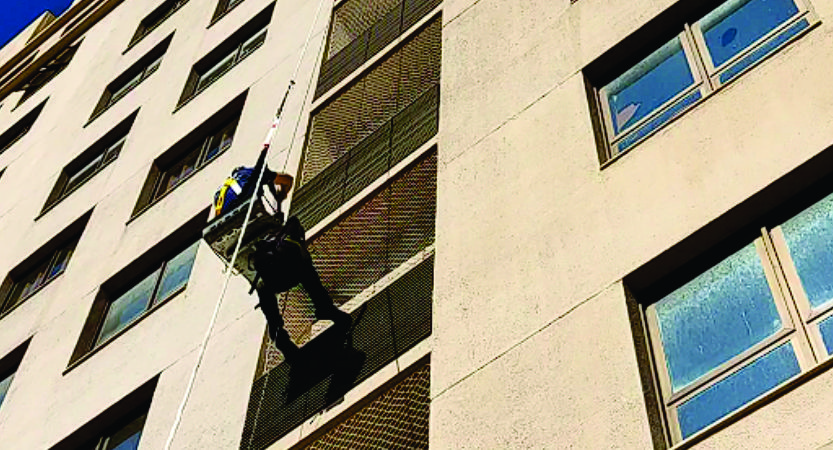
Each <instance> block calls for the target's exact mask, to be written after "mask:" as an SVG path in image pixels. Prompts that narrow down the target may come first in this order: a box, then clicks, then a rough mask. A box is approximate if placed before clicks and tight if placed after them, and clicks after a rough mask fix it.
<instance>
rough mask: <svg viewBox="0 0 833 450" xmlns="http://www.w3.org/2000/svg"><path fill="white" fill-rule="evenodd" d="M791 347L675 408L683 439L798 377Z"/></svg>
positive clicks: (761, 359) (759, 361)
mask: <svg viewBox="0 0 833 450" xmlns="http://www.w3.org/2000/svg"><path fill="white" fill-rule="evenodd" d="M800 371H801V369H800V368H799V366H798V360H796V357H795V353H794V351H793V348H792V345H790V344H789V343H787V344H784V345H781V346H780V347H778V348H776V349H775V350H772V351H771V352H769V353H767V354H766V355H764V356H762V357H760V358H758V359H756V360H755V361H754V362H752V363H751V364H749V365H748V366H746V367H744V368H742V369H740V370H738V371H737V372H735V373H733V374H732V375H729V376H728V377H726V378H724V379H722V380H720V381H718V382H717V383H715V384H714V385H712V386H711V387H709V388H708V389H706V390H705V391H703V392H701V393H699V394H697V395H695V396H694V397H692V398H691V399H690V400H688V401H686V402H685V403H683V404H682V405H680V406H679V407H678V408H677V418H678V420H679V421H680V431H681V432H682V435H683V439H685V438H687V437H689V436H691V435H692V434H694V433H696V432H697V431H699V430H702V429H703V428H705V427H707V426H708V425H710V424H712V423H714V422H715V421H717V420H718V419H720V418H721V417H724V416H725V415H727V414H729V413H730V412H732V411H734V410H736V409H738V408H740V407H741V406H743V405H745V404H747V403H749V402H750V401H752V400H754V399H756V398H757V397H759V396H760V395H761V394H764V393H766V392H767V391H769V390H771V389H773V388H775V387H776V386H778V385H779V384H781V383H782V382H783V381H785V380H787V379H789V378H790V377H792V376H794V375H797V374H798V373H799V372H800Z"/></svg>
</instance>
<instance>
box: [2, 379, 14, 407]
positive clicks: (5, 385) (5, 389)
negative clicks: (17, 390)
mask: <svg viewBox="0 0 833 450" xmlns="http://www.w3.org/2000/svg"><path fill="white" fill-rule="evenodd" d="M13 379H14V373H12V374H11V375H9V376H7V377H5V378H3V380H2V381H0V405H2V404H3V400H5V399H6V394H7V393H8V392H9V387H10V386H11V385H12V380H13Z"/></svg>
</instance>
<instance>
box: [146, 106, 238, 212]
mask: <svg viewBox="0 0 833 450" xmlns="http://www.w3.org/2000/svg"><path fill="white" fill-rule="evenodd" d="M245 97H246V94H245V93H244V94H243V95H241V96H238V98H236V99H235V100H233V101H232V102H231V103H229V104H228V105H226V106H225V107H224V108H223V109H222V110H221V111H220V112H218V113H216V114H214V116H212V117H211V118H210V119H208V120H207V121H206V122H205V123H203V124H202V125H200V126H199V127H197V129H196V130H194V131H193V132H191V133H190V134H189V135H188V136H186V137H185V138H183V139H182V140H180V141H179V142H177V143H176V144H174V146H173V147H171V149H170V150H168V151H166V152H165V153H164V154H163V155H162V156H160V157H159V158H157V159H156V161H154V163H153V165H152V166H151V170H150V174H149V175H148V178H147V180H145V185H144V187H143V188H142V192H141V194H140V195H139V200H138V202H137V203H136V208H135V209H134V210H133V216H134V217H135V216H136V215H138V214H139V213H141V212H142V211H144V210H145V209H146V208H147V207H149V206H150V205H152V204H153V203H155V202H156V201H157V200H158V199H160V198H162V197H163V196H165V195H167V194H168V192H171V191H172V190H174V189H175V188H176V187H177V186H179V185H180V184H182V183H183V182H184V181H185V180H187V179H188V178H190V177H191V176H192V175H193V174H194V173H196V172H197V171H198V170H200V169H201V168H203V167H205V166H206V165H208V164H209V163H210V162H211V161H214V159H215V158H217V156H219V155H220V154H222V153H223V152H225V151H226V150H227V149H228V148H229V147H231V144H232V142H233V141H234V132H235V130H236V128H237V121H238V119H239V118H240V112H241V110H242V109H243V103H244V101H245Z"/></svg>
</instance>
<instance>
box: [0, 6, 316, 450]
mask: <svg viewBox="0 0 833 450" xmlns="http://www.w3.org/2000/svg"><path fill="white" fill-rule="evenodd" d="M160 3H161V0H154V1H138V0H126V1H124V2H123V3H122V4H121V5H120V6H118V7H117V8H116V9H115V10H114V11H113V12H112V13H110V14H109V15H108V16H107V17H105V18H104V19H103V20H102V21H101V22H99V23H98V24H97V25H95V26H94V27H93V28H92V29H91V30H90V31H88V32H87V33H86V35H85V37H84V42H83V44H82V45H81V47H80V48H79V50H78V52H77V53H76V55H75V57H74V59H73V61H72V63H71V64H70V65H69V66H68V67H67V68H66V69H65V70H64V71H63V72H62V73H61V74H60V75H59V76H58V77H56V78H55V79H53V80H52V81H51V82H50V83H49V84H47V85H46V86H45V87H44V88H42V89H41V90H40V91H39V92H38V93H37V94H35V95H34V96H33V97H31V98H30V99H28V100H27V101H26V102H25V103H24V104H23V105H21V107H19V108H17V109H15V110H14V111H11V110H10V108H7V107H5V106H4V107H3V108H2V109H0V132H2V130H5V129H7V128H8V127H9V126H11V125H12V124H13V123H15V122H16V121H17V120H19V119H20V118H21V117H23V115H25V114H26V113H27V112H28V111H30V110H31V109H32V108H33V107H35V106H36V105H37V104H39V103H40V102H41V101H42V100H44V99H46V98H47V97H48V98H49V100H48V101H47V103H46V106H45V108H44V110H43V111H42V113H41V115H40V117H39V118H38V120H37V122H36V123H35V125H34V127H33V128H32V130H31V131H30V132H29V133H28V134H27V135H26V136H25V137H24V138H23V139H21V140H20V141H19V142H17V143H16V144H15V145H13V146H12V147H11V148H10V149H8V150H7V151H5V152H4V153H2V154H0V169H2V168H6V171H5V174H4V175H3V176H2V178H0V189H2V190H4V191H6V192H11V193H12V194H11V195H7V196H4V199H3V200H2V202H0V232H2V233H0V249H2V250H0V276H3V277H5V276H6V274H7V273H8V271H9V270H10V269H11V268H13V267H15V266H16V265H18V264H19V263H20V262H21V261H23V260H24V259H25V258H27V257H28V256H29V255H30V254H31V253H32V252H33V251H34V250H36V249H37V248H39V247H40V246H41V245H43V244H44V243H46V242H48V241H49V240H50V239H51V238H52V237H53V236H55V235H56V234H57V233H58V232H59V231H61V230H62V229H63V228H64V227H66V226H67V225H68V224H69V223H71V222H72V221H74V220H75V219H76V218H78V217H80V216H81V215H83V214H84V213H85V212H87V211H89V210H90V209H93V213H92V216H91V218H90V220H89V223H88V225H87V227H86V229H85V231H84V235H83V238H82V240H81V242H80V243H79V245H78V247H77V249H76V253H75V254H74V256H73V258H72V260H71V262H70V265H69V267H68V269H67V270H66V272H65V273H64V274H63V275H61V276H60V277H58V278H57V279H56V280H54V282H52V283H50V284H49V285H48V286H47V287H46V288H44V289H43V290H42V291H41V292H39V293H37V294H36V295H34V296H33V297H31V298H30V299H28V300H27V301H26V302H25V303H24V304H23V305H21V306H20V307H18V308H16V309H15V310H14V311H12V312H11V313H10V314H8V315H7V316H6V317H3V318H2V319H0V356H2V355H5V354H7V353H8V352H10V351H11V350H12V349H14V348H15V347H16V346H17V345H19V344H20V343H21V342H24V341H25V340H26V339H28V338H31V344H30V345H29V349H28V351H27V353H26V355H25V356H24V358H23V362H22V363H21V366H20V369H19V372H18V375H17V376H16V378H15V381H14V383H13V384H12V388H11V392H10V394H9V396H8V397H7V398H6V401H5V402H4V404H3V405H2V408H0V435H2V436H4V443H3V447H4V448H21V449H22V448H26V449H44V448H48V447H49V446H50V445H52V444H54V443H56V442H58V441H59V440H61V439H62V438H64V437H65V436H67V435H69V434H70V433H72V432H73V431H75V430H76V429H78V428H79V427H80V426H82V425H83V424H85V423H86V422H88V421H89V420H91V419H92V418H94V417H95V416H96V415H98V414H99V413H100V412H101V411H103V410H104V409H106V408H107V407H108V406H110V405H112V404H113V403H115V402H116V401H118V400H119V399H121V398H122V397H124V396H125V395H126V394H128V393H129V392H131V391H132V390H133V389H135V388H136V387H138V386H139V385H141V384H142V383H143V382H144V381H146V380H148V379H150V378H152V377H153V376H155V375H156V374H161V375H160V379H159V384H158V387H157V389H156V393H155V394H154V399H153V404H152V407H151V411H150V415H149V416H148V422H147V424H146V425H145V430H144V433H143V436H142V442H141V448H143V449H158V448H162V446H163V444H164V442H165V440H166V438H167V436H168V432H169V429H170V426H171V424H172V423H173V419H174V416H175V414H176V410H177V408H178V406H179V402H180V400H181V398H182V394H183V392H184V391H185V387H186V383H187V381H188V378H189V376H190V373H191V370H192V368H193V366H194V363H195V361H196V355H197V348H198V346H199V345H200V342H201V340H202V338H203V336H204V333H205V330H206V327H207V325H208V322H209V319H210V317H211V314H212V311H213V308H214V305H215V304H216V301H217V299H218V295H219V293H220V288H221V285H222V282H223V280H222V274H221V271H222V266H221V263H220V261H219V260H218V259H217V258H216V257H215V256H214V255H213V253H212V252H211V251H210V249H209V248H208V247H207V246H206V245H205V244H201V246H200V248H199V251H198V253H197V258H196V262H195V265H194V268H193V272H192V275H191V279H190V280H189V284H188V288H187V289H186V290H185V292H183V293H181V294H179V295H178V296H177V297H176V298H174V299H172V300H171V301H170V302H168V303H166V304H165V305H164V306H162V307H161V308H159V309H158V310H157V311H155V312H154V313H152V314H150V315H149V316H148V317H146V318H145V319H143V320H142V321H141V322H140V323H138V324H137V325H136V326H135V327H133V328H131V329H130V330H129V331H127V332H126V333H124V334H123V335H121V336H119V337H118V338H117V339H115V340H114V341H112V342H111V343H109V344H108V345H106V346H105V347H104V348H102V349H101V350H100V351H98V352H96V353H95V354H94V355H93V356H92V357H91V358H89V359H88V360H86V361H84V362H83V363H81V364H80V365H78V366H77V367H75V368H73V369H72V370H70V371H69V372H67V373H66V374H62V372H63V371H64V370H65V369H66V367H67V363H68V361H69V357H70V354H71V353H72V351H73V348H74V347H75V345H76V342H77V338H78V335H79V333H80V331H81V328H82V326H83V324H84V321H85V319H86V317H87V314H88V312H89V308H90V305H91V304H92V302H93V299H94V297H95V295H96V293H97V292H98V288H99V286H100V284H101V283H102V282H103V281H105V280H106V279H108V278H109V277H110V276H111V275H113V274H114V273H116V272H117V271H119V270H121V269H122V268H123V267H124V266H125V265H127V264H128V263H130V262H131V261H133V260H135V259H136V258H137V257H138V256H140V255H141V254H143V253H144V252H145V251H146V250H147V249H149V248H150V247H152V246H153V245H155V244H156V243H158V242H159V240H161V239H162V238H164V237H166V236H168V235H169V234H170V233H171V232H172V231H174V230H176V229H177V228H178V227H180V226H181V225H182V224H184V223H185V222H186V221H187V220H188V219H190V218H191V217H193V216H194V215H195V214H197V213H198V212H200V211H202V210H203V209H204V208H206V207H207V206H208V205H209V203H210V201H211V198H212V195H213V193H214V190H215V188H216V186H217V184H218V183H219V182H220V181H218V180H222V179H223V178H224V177H225V176H226V175H227V174H228V172H229V170H230V168H231V167H233V166H236V165H240V164H244V163H248V164H252V163H253V162H254V159H255V158H256V156H257V154H258V152H259V150H260V144H261V143H262V139H263V137H264V136H265V134H266V131H267V129H268V127H269V124H270V123H271V120H272V115H273V114H274V112H275V110H276V109H277V106H278V104H279V103H280V100H281V97H282V95H283V93H284V90H285V89H286V86H287V83H288V81H289V78H290V76H291V75H292V73H293V70H294V69H295V67H296V63H297V61H298V58H299V56H300V53H301V49H302V47H303V44H304V38H305V37H306V35H307V30H308V29H309V26H310V24H311V22H312V20H313V19H314V14H315V12H316V6H317V4H318V3H317V2H313V1H303V0H292V1H279V2H276V6H275V9H274V12H273V15H272V21H271V24H270V25H269V31H268V36H267V39H266V42H265V43H264V45H263V46H262V47H260V48H259V49H258V50H257V51H256V52H254V53H253V54H251V55H250V56H249V57H248V58H246V59H245V60H244V61H243V62H241V63H240V64H239V65H238V66H236V67H235V68H233V69H232V70H231V71H230V72H229V73H228V74H226V75H225V76H223V77H222V78H221V79H220V80H218V81H217V82H215V83H214V84H213V85H212V86H210V87H209V88H208V89H207V90H205V91H204V92H202V93H201V94H200V95H199V96H198V97H196V98H195V99H193V100H192V101H191V102H190V103H188V104H187V105H186V106H184V107H183V108H181V109H179V110H178V111H176V112H175V113H173V110H174V107H175V105H176V103H177V101H178V100H179V97H180V94H181V92H182V89H183V86H184V84H185V80H186V78H187V76H188V73H189V71H190V69H191V66H192V65H193V63H194V62H196V61H197V60H199V59H200V58H202V57H203V56H204V55H205V54H206V53H208V52H209V51H211V50H212V49H213V48H215V47H216V45H217V44H219V43H220V42H221V41H223V40H224V39H225V38H226V37H228V36H229V35H230V34H231V33H233V32H234V31H236V30H237V29H238V28H239V27H240V26H241V25H242V24H244V23H245V22H246V21H248V20H249V19H250V18H252V17H253V16H254V15H255V14H257V13H258V12H260V11H261V10H263V8H265V7H266V6H267V5H269V4H270V3H271V2H270V1H267V0H246V1H245V2H242V3H241V4H240V5H239V6H238V7H236V8H235V9H234V10H233V11H232V12H230V13H229V14H228V15H227V16H225V17H224V18H223V19H222V20H220V21H219V22H218V23H216V24H214V25H213V26H211V27H210V28H206V27H207V25H208V23H209V21H210V19H211V17H212V14H213V12H214V9H215V7H216V0H190V1H189V2H188V3H187V4H186V5H185V6H184V7H182V9H181V10H179V11H178V12H177V13H175V14H174V15H173V16H171V17H170V18H168V19H167V20H166V21H165V22H164V23H163V24H162V25H161V26H159V28H157V29H156V30H154V31H153V32H152V33H151V34H150V35H148V36H147V37H145V38H144V40H142V41H141V42H140V43H139V44H137V45H136V46H134V47H133V48H131V49H130V50H129V51H127V52H125V53H124V54H123V52H124V50H125V49H126V48H127V44H128V42H129V41H130V39H131V37H132V36H133V33H134V31H135V29H136V26H137V25H138V23H139V21H140V20H141V19H142V18H143V17H145V16H146V15H147V14H148V13H149V12H150V11H151V10H153V9H154V8H156V7H157V6H158V5H159V4H160ZM328 5H329V2H325V10H324V11H325V12H324V13H323V14H322V15H321V16H319V17H318V22H317V26H316V28H315V30H314V34H313V36H312V41H311V42H310V45H309V49H308V51H307V53H306V57H305V58H304V60H303V61H302V64H301V66H300V71H299V73H298V76H297V81H298V87H299V88H298V89H296V90H295V91H294V93H293V97H291V98H290V101H289V103H288V105H287V109H286V111H285V116H284V117H285V121H284V122H283V125H282V127H281V128H280V130H279V132H278V133H277V135H276V137H275V140H274V141H273V148H274V152H273V153H272V155H271V156H270V161H271V164H272V166H273V167H280V166H282V165H283V164H284V160H285V158H286V157H287V152H286V150H287V149H288V148H289V144H290V142H291V141H292V138H293V136H295V142H294V144H295V145H294V146H293V148H292V153H291V154H289V163H288V165H287V170H289V171H294V170H295V169H296V167H297V164H298V161H299V158H300V147H299V145H298V144H299V143H300V142H302V141H301V139H302V136H303V133H304V129H305V127H306V120H305V119H301V123H300V126H299V128H298V130H297V131H296V130H294V126H295V121H296V120H297V119H298V118H305V117H308V111H307V110H306V108H307V105H308V104H309V100H310V99H308V98H306V97H305V95H306V85H307V83H308V80H309V78H310V77H311V75H312V73H313V71H314V70H317V69H315V64H316V60H317V57H318V53H319V48H320V45H321V40H322V39H323V38H324V31H325V30H324V27H325V24H326V15H327V12H326V6H328ZM171 33H174V36H173V40H172V41H171V44H170V47H169V49H168V51H167V53H166V54H165V56H164V59H163V61H162V64H161V66H160V68H159V69H158V71H157V72H156V73H154V74H153V75H152V76H150V77H149V78H148V79H146V80H145V81H144V82H143V83H142V84H141V85H139V86H138V87H136V88H135V89H134V90H133V91H131V92H130V93H129V94H127V96H125V97H124V98H123V99H121V100H120V101H119V102H118V103H116V104H115V105H113V106H112V107H111V108H109V109H108V110H107V111H106V112H104V113H103V114H102V115H101V116H100V117H98V118H97V119H95V120H94V121H93V122H92V123H90V124H89V125H87V126H85V124H86V123H87V121H88V118H89V117H90V114H91V112H92V110H93V108H94V107H95V105H96V103H97V102H98V99H99V97H100V96H101V93H102V92H103V90H104V88H105V86H106V85H107V84H108V83H110V82H111V81H112V80H113V79H114V78H115V77H117V76H118V75H120V74H121V73H122V72H123V71H124V70H125V69H126V68H128V67H130V66H131V65H132V64H133V63H134V62H136V61H137V60H138V59H139V58H141V57H142V56H143V55H144V54H146V53H147V52H148V51H149V50H150V49H151V48H153V47H154V46H155V45H156V44H157V43H158V42H160V41H162V40H163V39H165V38H166V37H167V36H168V35H170V34H171ZM52 42H54V39H50V40H48V41H47V43H46V44H45V46H48V45H51V43H52ZM42 51H43V49H42ZM247 88H248V89H249V94H248V98H247V100H246V104H245V107H244V109H243V113H242V117H241V121H240V124H239V125H238V128H237V132H236V135H235V139H234V143H233V145H232V147H231V148H230V149H229V150H228V151H227V152H226V153H225V154H223V155H222V156H220V157H219V158H217V160H215V161H213V162H212V163H210V164H209V165H208V166H207V167H205V168H204V169H203V170H201V171H200V172H198V173H197V174H195V175H194V176H193V177H191V178H190V179H189V180H188V181H187V182H185V183H184V184H183V185H181V186H180V187H178V188H177V189H176V190H175V191H174V192H172V193H171V194H170V195H168V196H166V197H165V198H164V199H163V200H162V201H161V202H159V203H158V204H156V205H154V206H153V207H152V208H150V209H149V210H147V211H146V212H145V213H143V214H142V215H141V216H139V217H138V218H136V219H135V220H133V221H131V222H130V223H127V222H128V219H129V218H130V214H131V212H132V210H133V207H134V205H135V203H136V199H137V197H138V195H139V191H140V189H141V187H142V184H143V183H144V180H145V178H146V176H147V174H148V171H149V168H150V165H151V163H152V161H153V160H154V159H155V158H156V157H157V156H159V155H160V154H162V153H163V152H164V151H165V150H167V149H168V148H169V147H170V146H171V145H173V144H174V143H175V142H177V141H178V140H179V139H180V138H182V137H183V136H185V135H186V134H188V133H189V132H190V131H191V130H193V129H194V128H195V127H196V126H197V125H199V124H200V123H202V122H203V121H204V120H205V119H206V118H208V117H210V116H211V115H212V114H213V113H215V112H216V111H217V110H218V109H220V108H221V107H222V106H224V105H225V104H227V103H228V102H229V101H230V100H232V99H233V98H235V97H236V96H237V95H238V94H240V93H241V92H243V91H244V90H245V89H247ZM14 95H17V94H14ZM14 100H15V102H16V98H15V99H14ZM139 107H141V110H140V112H139V114H138V116H137V118H136V121H135V123H134V124H133V127H132V130H131V132H130V134H129V135H128V139H127V143H126V145H125V146H124V148H123V149H122V151H121V154H120V155H119V158H118V159H117V160H116V161H114V162H113V163H112V164H110V165H109V166H108V167H107V168H105V169H104V170H103V171H102V172H100V173H98V174H97V175H96V176H95V177H94V178H93V179H91V180H90V181H89V182H87V183H86V184H85V185H84V186H83V187H81V188H80V189H78V190H77V191H75V192H73V193H72V194H71V195H70V196H69V197H67V198H66V199H64V200H63V201H61V202H60V203H59V204H58V205H57V206H56V207H55V208H53V209H52V210H51V211H49V212H48V213H46V214H45V215H43V216H42V217H39V218H38V219H37V220H35V217H37V216H38V214H39V213H40V211H41V208H42V207H43V204H44V202H45V200H46V197H47V196H48V194H49V192H50V190H51V189H52V187H53V185H54V184H55V181H56V180H57V178H58V175H59V173H60V171H61V169H62V168H63V167H64V166H66V164H67V163H68V162H70V161H72V160H73V159H74V158H76V157H77V156H78V155H79V154H80V153H81V152H83V151H84V150H85V149H87V148H88V147H89V146H90V145H91V144H92V143H94V142H95V141H96V140H98V139H99V138H100V137H101V136H102V135H103V134H104V133H106V132H107V131H109V130H110V129H111V128H112V127H113V126H115V125H116V124H117V123H118V122H120V121H121V120H123V119H124V118H125V117H127V116H128V115H129V114H130V113H132V112H133V111H135V110H136V109H137V108H139ZM247 291H248V286H247V284H246V283H245V282H244V280H242V279H239V278H234V279H232V282H231V284H230V286H229V289H228V293H227V294H226V296H225V299H224V302H223V306H222V308H221V309H220V314H219V318H218V321H217V324H216V326H215V328H214V332H213V334H212V337H211V340H210V343H209V346H208V350H207V353H206V357H205V359H204V361H203V364H202V370H201V371H200V372H199V374H198V376H197V379H196V384H195V387H194V391H193V393H192V395H191V397H190V401H189V403H188V407H187V408H186V411H185V415H184V418H183V421H182V424H181V427H180V429H179V432H178V434H177V436H176V439H175V441H174V446H173V448H178V449H205V448H237V446H238V445H239V440H240V437H241V434H242V429H243V422H244V420H245V416H246V414H245V413H246V406H247V404H248V396H249V391H250V389H251V384H252V380H253V376H254V371H255V366H256V363H257V358H258V349H259V348H260V340H261V339H262V336H263V329H264V326H265V324H264V321H263V319H262V315H261V313H260V312H257V311H255V310H254V309H253V306H254V304H255V303H256V302H255V299H254V297H250V296H249V295H248V294H247Z"/></svg>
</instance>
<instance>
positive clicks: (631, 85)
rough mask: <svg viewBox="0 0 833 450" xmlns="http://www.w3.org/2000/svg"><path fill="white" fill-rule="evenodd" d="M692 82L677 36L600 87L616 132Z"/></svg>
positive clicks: (656, 107)
mask: <svg viewBox="0 0 833 450" xmlns="http://www.w3.org/2000/svg"><path fill="white" fill-rule="evenodd" d="M693 84H694V76H693V75H692V73H691V68H690V67H689V65H688V60H687V59H686V56H685V53H684V51H683V48H682V45H681V44H680V38H679V37H676V38H674V39H672V40H671V41H669V42H668V43H667V44H665V45H663V46H662V47H661V48H660V49H659V50H657V51H655V52H654V53H651V54H650V55H649V56H648V57H647V58H645V59H643V60H642V61H640V62H639V64H637V65H635V66H633V67H632V68H630V69H629V70H628V71H627V72H625V73H623V74H622V75H620V76H619V77H618V78H616V79H615V80H613V81H612V82H610V83H609V84H608V85H607V86H605V87H604V88H603V92H604V95H605V97H606V98H605V99H604V101H607V103H608V106H609V107H610V115H611V117H610V120H611V121H612V124H613V130H614V132H615V134H619V132H620V131H622V130H623V129H625V128H627V127H628V126H629V125H631V124H633V123H635V122H637V121H638V120H639V119H641V118H643V117H645V116H647V115H649V114H650V113H651V112H653V111H655V110H657V109H658V108H659V107H660V106H662V105H663V104H665V103H666V102H667V101H669V100H671V98H673V97H674V96H676V95H677V94H679V93H680V92H682V91H683V90H685V89H686V88H687V87H689V86H691V85H693Z"/></svg>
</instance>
